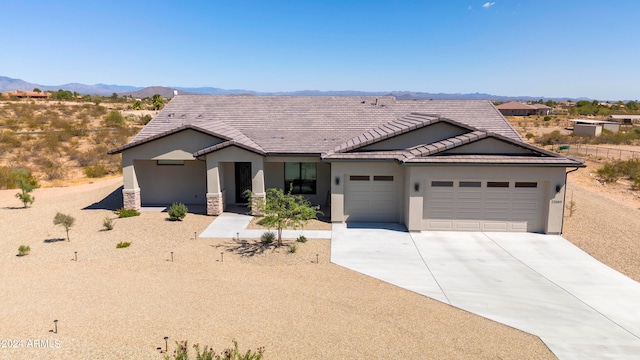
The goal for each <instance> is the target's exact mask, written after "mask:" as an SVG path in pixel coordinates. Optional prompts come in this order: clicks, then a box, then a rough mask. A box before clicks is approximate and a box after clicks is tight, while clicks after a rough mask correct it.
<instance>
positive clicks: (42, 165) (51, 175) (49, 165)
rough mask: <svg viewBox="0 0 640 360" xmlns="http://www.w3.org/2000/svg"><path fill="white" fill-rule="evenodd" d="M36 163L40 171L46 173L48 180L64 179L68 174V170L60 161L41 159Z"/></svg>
mask: <svg viewBox="0 0 640 360" xmlns="http://www.w3.org/2000/svg"><path fill="white" fill-rule="evenodd" d="M35 162H36V165H38V169H39V170H40V171H42V172H43V173H44V175H45V177H46V178H47V180H58V179H62V178H64V176H65V174H66V173H67V168H66V167H65V166H64V164H62V161H60V160H59V159H50V158H46V157H41V158H38V159H37V160H36V161H35Z"/></svg>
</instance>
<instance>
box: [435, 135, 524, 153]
mask: <svg viewBox="0 0 640 360" xmlns="http://www.w3.org/2000/svg"><path fill="white" fill-rule="evenodd" d="M446 154H531V151H530V150H527V149H524V148H521V147H518V146H514V145H512V144H509V143H507V142H504V141H501V140H497V139H491V138H486V139H482V140H479V141H476V142H473V143H471V144H466V145H464V146H461V147H458V148H454V149H451V150H448V151H446Z"/></svg>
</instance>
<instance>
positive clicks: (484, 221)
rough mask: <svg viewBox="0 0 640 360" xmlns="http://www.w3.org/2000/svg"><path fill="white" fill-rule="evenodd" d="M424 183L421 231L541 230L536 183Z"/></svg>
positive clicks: (539, 185) (538, 187)
mask: <svg viewBox="0 0 640 360" xmlns="http://www.w3.org/2000/svg"><path fill="white" fill-rule="evenodd" d="M425 185H426V186H425V201H424V209H423V218H424V221H423V228H424V229H425V230H461V231H521V232H524V231H529V232H542V231H543V230H544V229H543V225H542V218H543V216H542V214H541V209H542V189H541V184H540V183H538V182H528V181H527V182H525V181H453V180H451V181H428V182H427V184H425Z"/></svg>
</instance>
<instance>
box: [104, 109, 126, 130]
mask: <svg viewBox="0 0 640 360" xmlns="http://www.w3.org/2000/svg"><path fill="white" fill-rule="evenodd" d="M124 125H125V121H124V117H123V116H122V114H120V111H117V110H113V111H111V112H110V113H109V114H107V116H106V117H105V119H104V126H107V127H123V126H124Z"/></svg>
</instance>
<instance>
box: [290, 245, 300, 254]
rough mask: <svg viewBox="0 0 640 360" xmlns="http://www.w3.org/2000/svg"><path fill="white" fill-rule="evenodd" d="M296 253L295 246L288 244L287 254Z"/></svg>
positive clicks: (296, 247) (296, 248)
mask: <svg viewBox="0 0 640 360" xmlns="http://www.w3.org/2000/svg"><path fill="white" fill-rule="evenodd" d="M296 251H298V246H297V245H296V244H290V245H289V252H290V253H292V254H294V253H295V252H296Z"/></svg>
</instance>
